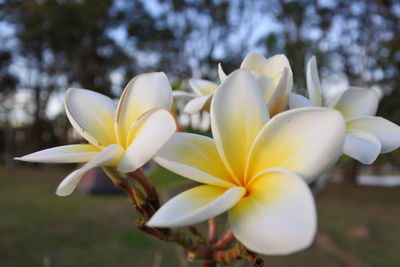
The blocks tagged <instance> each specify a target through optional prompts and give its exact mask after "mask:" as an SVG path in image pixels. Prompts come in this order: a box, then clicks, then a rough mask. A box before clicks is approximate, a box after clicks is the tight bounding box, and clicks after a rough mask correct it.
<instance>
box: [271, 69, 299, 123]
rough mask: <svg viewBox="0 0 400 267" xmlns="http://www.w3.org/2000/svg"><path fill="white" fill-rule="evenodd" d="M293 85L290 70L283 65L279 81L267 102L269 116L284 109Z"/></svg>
mask: <svg viewBox="0 0 400 267" xmlns="http://www.w3.org/2000/svg"><path fill="white" fill-rule="evenodd" d="M292 87H293V76H292V71H290V70H289V69H288V68H287V67H284V69H283V72H282V74H281V76H280V79H279V82H278V84H277V85H276V87H275V90H274V93H273V94H272V96H271V98H270V99H269V101H268V102H267V106H268V111H269V114H270V116H271V117H272V116H274V115H276V114H278V113H279V112H282V111H283V110H285V109H286V106H287V104H288V98H289V93H290V91H291V90H292Z"/></svg>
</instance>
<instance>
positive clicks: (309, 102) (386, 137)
mask: <svg viewBox="0 0 400 267" xmlns="http://www.w3.org/2000/svg"><path fill="white" fill-rule="evenodd" d="M306 74H307V89H308V95H309V99H307V98H305V97H303V96H301V95H298V94H291V96H290V108H298V107H311V106H315V107H324V106H325V107H329V108H332V109H336V110H338V111H340V112H341V114H342V116H343V118H344V120H345V121H346V139H345V144H344V146H343V153H344V154H346V155H348V156H350V157H352V158H354V159H356V160H358V161H360V162H362V163H364V164H371V163H373V162H374V161H375V160H376V158H377V157H378V155H379V154H381V153H388V152H391V151H393V150H395V149H397V148H398V147H399V146H400V127H399V126H398V125H396V124H394V123H392V122H390V121H388V120H386V119H384V118H382V117H376V116H374V115H375V114H376V111H377V109H378V103H379V96H378V94H377V92H376V91H375V90H372V89H364V88H358V87H350V88H349V89H348V90H346V91H344V92H343V93H342V94H341V95H339V96H338V97H337V98H336V99H335V101H333V102H332V103H329V104H328V103H325V101H324V98H323V94H322V91H321V86H320V81H319V76H318V70H317V60H316V58H315V56H313V57H312V58H311V59H310V61H309V62H308V65H307V73H306Z"/></svg>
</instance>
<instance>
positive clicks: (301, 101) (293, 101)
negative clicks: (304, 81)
mask: <svg viewBox="0 0 400 267" xmlns="http://www.w3.org/2000/svg"><path fill="white" fill-rule="evenodd" d="M289 107H290V109H295V108H303V107H314V104H313V103H312V102H311V101H310V100H308V99H307V98H306V97H304V96H302V95H299V94H294V93H291V94H290V96H289Z"/></svg>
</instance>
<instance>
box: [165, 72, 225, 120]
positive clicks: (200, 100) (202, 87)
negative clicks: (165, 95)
mask: <svg viewBox="0 0 400 267" xmlns="http://www.w3.org/2000/svg"><path fill="white" fill-rule="evenodd" d="M189 86H190V88H191V89H192V91H193V92H192V93H188V92H184V91H174V92H173V95H174V97H175V98H177V99H190V100H189V101H188V102H187V104H186V105H185V108H184V110H183V111H184V112H185V113H188V114H196V113H198V112H200V110H202V109H208V108H209V104H210V101H211V98H212V96H213V94H214V92H215V90H217V88H218V84H216V83H214V82H212V81H208V80H203V79H189Z"/></svg>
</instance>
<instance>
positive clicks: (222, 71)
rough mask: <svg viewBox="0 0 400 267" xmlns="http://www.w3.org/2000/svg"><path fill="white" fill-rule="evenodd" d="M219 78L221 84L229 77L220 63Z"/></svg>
mask: <svg viewBox="0 0 400 267" xmlns="http://www.w3.org/2000/svg"><path fill="white" fill-rule="evenodd" d="M218 76H219V80H220V81H221V83H222V82H223V81H225V79H226V78H227V77H228V76H227V75H226V74H225V72H224V70H223V69H222V66H221V63H218Z"/></svg>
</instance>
